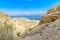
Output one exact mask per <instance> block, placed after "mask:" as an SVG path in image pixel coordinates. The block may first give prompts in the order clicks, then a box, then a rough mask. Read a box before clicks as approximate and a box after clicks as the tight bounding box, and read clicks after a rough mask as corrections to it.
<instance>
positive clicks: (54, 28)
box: [19, 20, 60, 40]
mask: <svg viewBox="0 0 60 40" xmlns="http://www.w3.org/2000/svg"><path fill="white" fill-rule="evenodd" d="M19 40H60V20H57V21H55V22H53V23H47V24H43V25H42V26H41V28H36V29H34V30H33V31H31V32H30V33H28V34H26V35H24V36H21V37H19Z"/></svg>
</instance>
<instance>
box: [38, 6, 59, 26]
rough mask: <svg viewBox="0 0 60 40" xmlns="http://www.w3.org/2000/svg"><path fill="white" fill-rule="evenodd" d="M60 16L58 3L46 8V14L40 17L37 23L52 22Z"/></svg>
mask: <svg viewBox="0 0 60 40" xmlns="http://www.w3.org/2000/svg"><path fill="white" fill-rule="evenodd" d="M59 18H60V5H58V6H56V7H54V8H51V9H49V10H48V12H47V14H46V15H45V16H43V17H42V19H41V21H40V23H39V25H41V24H44V23H49V22H54V21H56V20H57V19H59Z"/></svg>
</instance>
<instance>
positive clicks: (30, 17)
mask: <svg viewBox="0 0 60 40" xmlns="http://www.w3.org/2000/svg"><path fill="white" fill-rule="evenodd" d="M11 17H12V18H28V19H31V20H41V16H11Z"/></svg>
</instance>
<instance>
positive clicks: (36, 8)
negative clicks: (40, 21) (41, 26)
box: [0, 0, 60, 16]
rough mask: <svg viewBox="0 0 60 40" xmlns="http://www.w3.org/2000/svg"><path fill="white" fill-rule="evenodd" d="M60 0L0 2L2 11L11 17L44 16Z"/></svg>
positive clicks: (5, 0) (4, 0)
mask: <svg viewBox="0 0 60 40" xmlns="http://www.w3.org/2000/svg"><path fill="white" fill-rule="evenodd" d="M59 3H60V0H0V11H1V12H3V13H6V14H8V15H10V16H33V15H34V16H37V15H40V16H41V15H44V14H45V13H46V12H47V10H49V9H50V8H52V7H54V6H56V5H58V4H59Z"/></svg>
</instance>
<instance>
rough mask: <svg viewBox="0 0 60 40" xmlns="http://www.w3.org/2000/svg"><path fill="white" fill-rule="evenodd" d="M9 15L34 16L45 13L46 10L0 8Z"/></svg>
mask: <svg viewBox="0 0 60 40" xmlns="http://www.w3.org/2000/svg"><path fill="white" fill-rule="evenodd" d="M0 11H2V12H4V13H6V14H8V15H10V16H36V15H40V16H42V15H45V13H46V11H40V10H31V11H20V10H0Z"/></svg>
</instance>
